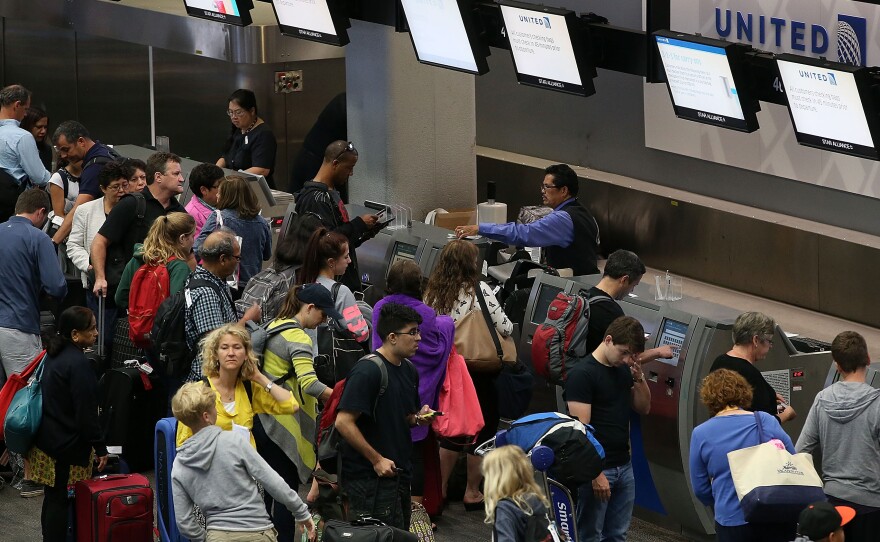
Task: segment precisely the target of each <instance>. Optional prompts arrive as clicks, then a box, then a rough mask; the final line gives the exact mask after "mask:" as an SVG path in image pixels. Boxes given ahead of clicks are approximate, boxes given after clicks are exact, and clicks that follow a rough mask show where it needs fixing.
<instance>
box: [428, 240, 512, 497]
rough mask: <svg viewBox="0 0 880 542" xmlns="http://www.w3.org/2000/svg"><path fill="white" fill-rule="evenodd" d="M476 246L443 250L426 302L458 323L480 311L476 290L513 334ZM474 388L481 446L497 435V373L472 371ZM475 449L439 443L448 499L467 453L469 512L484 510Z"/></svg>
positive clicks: (455, 244) (502, 330)
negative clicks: (482, 273)
mask: <svg viewBox="0 0 880 542" xmlns="http://www.w3.org/2000/svg"><path fill="white" fill-rule="evenodd" d="M478 255H479V253H478V251H477V247H476V245H474V244H473V243H471V242H469V241H464V240H456V241H452V242H450V243H449V244H447V245H446V246H445V247H443V251H442V252H440V256H439V258H438V259H437V265H435V266H434V271H433V272H432V273H431V278H430V279H428V286H427V287H426V288H425V303H427V304H428V305H430V306H431V307H433V308H434V310H436V311H437V314H448V315H450V316H452V319H453V320H454V321H456V322H458V321H459V320H461V319H463V318H464V317H465V316H467V314H468V313H470V312H471V311H472V310H480V303H479V301H478V300H477V293H476V292H477V288H479V289H480V292H481V293H482V294H483V298H484V299H485V300H486V307H487V309H488V310H489V315H490V317H491V319H492V323H493V324H494V325H495V330H494V331H496V332H498V334H500V335H501V336H503V337H506V336H508V335H510V334H511V333H512V332H513V322H511V321H510V319H509V318H508V317H507V315H506V314H504V310H503V309H502V308H501V304H500V303H499V302H498V299H496V298H495V294H494V293H492V289H491V288H490V287H489V285H488V284H486V283H485V282H483V281H481V280H480V278H479V277H480V268H479V265H478V261H477V259H478ZM470 375H471V379H473V381H474V388H476V391H477V399H478V400H479V402H480V409H481V410H482V411H483V421H484V422H485V424H486V425H485V427H483V430H482V431H480V434H479V435H477V443H478V444H482V443H483V442H485V441H487V440H489V439H490V438H492V437H494V436H495V432H496V431H497V430H498V422H499V421H500V419H501V415H500V414H499V412H498V392H497V390H496V389H495V378H496V377H497V374H494V373H477V372H471V373H470ZM475 449H476V446H467V447H464V449H463V447H462V446H459V445H456V444H454V443H450V442H441V443H440V469H441V474H442V478H443V495H444V497H445V496H446V484H447V482H448V481H449V476H450V474H452V469H453V467H455V462H456V460H457V459H458V455H459V453H460V452H461V451H466V452H467V453H468V458H467V471H468V473H467V489H466V490H465V493H464V498H463V499H462V501H463V502H464V508H465V510H467V511H468V512H476V511H478V510H483V509H484V506H483V494H482V493H481V492H480V478H481V477H482V475H481V473H480V464H481V459H482V458H481V457H480V456H478V455H475V454H474V450H475Z"/></svg>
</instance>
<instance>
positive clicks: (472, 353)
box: [455, 284, 516, 373]
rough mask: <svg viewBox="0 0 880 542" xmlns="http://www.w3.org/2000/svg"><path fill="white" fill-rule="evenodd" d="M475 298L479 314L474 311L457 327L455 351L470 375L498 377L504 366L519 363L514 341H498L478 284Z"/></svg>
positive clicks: (502, 339) (508, 338) (511, 338)
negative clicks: (478, 305) (465, 364)
mask: <svg viewBox="0 0 880 542" xmlns="http://www.w3.org/2000/svg"><path fill="white" fill-rule="evenodd" d="M474 296H475V297H476V298H477V301H478V302H479V303H480V310H476V309H474V310H471V311H470V312H469V313H467V314H466V315H465V317H464V318H462V319H461V320H459V321H458V322H456V323H455V347H456V349H457V350H458V352H459V353H460V354H461V355H462V356H463V357H464V359H465V362H467V367H468V369H470V370H471V371H474V372H478V373H497V372H499V371H500V370H501V367H502V365H503V364H510V365H513V364H515V363H516V344H515V343H514V341H513V337H503V338H501V339H499V337H498V330H497V329H495V324H494V323H493V322H492V317H491V316H490V315H489V308H488V307H487V306H486V300H485V299H484V298H483V292H482V290H481V288H480V285H479V284H477V287H476V289H475V290H474ZM481 314H482V317H480V315H481Z"/></svg>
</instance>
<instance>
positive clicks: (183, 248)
mask: <svg viewBox="0 0 880 542" xmlns="http://www.w3.org/2000/svg"><path fill="white" fill-rule="evenodd" d="M195 232H196V221H195V219H193V217H192V216H190V215H189V214H187V213H169V214H167V215H165V216H160V217H159V218H157V219H156V220H155V222H153V225H152V226H150V231H149V232H148V233H147V237H146V239H144V243H143V244H136V245H135V246H134V256H133V257H132V258H131V260H130V261H129V262H128V264H127V265H126V266H125V270H124V271H123V272H122V278H121V279H120V280H119V287H118V288H117V289H116V297H115V300H116V304H117V305H118V306H119V307H120V308H124V309H127V308H128V307H129V302H130V301H131V299H132V298H134V297H135V296H136V295H137V292H135V291H134V290H132V288H131V281H132V279H133V278H134V274H135V272H136V271H137V270H138V269H140V268H141V266H143V265H152V266H165V267H166V269H167V270H168V277H169V283H170V288H169V290H168V292H164V293H163V294H164V295H163V299H164V297H168V296H170V295H171V294H173V293H175V292H178V291H180V290H182V289H183V286H184V284H185V283H186V278H187V277H188V276H189V274H190V272H191V271H192V270H193V269H195V267H196V260H195V257H194V256H193V252H192V248H193V241H194V239H195Z"/></svg>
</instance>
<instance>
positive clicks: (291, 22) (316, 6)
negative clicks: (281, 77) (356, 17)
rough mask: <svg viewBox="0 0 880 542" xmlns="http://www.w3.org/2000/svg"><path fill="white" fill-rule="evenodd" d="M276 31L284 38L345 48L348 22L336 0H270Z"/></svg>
mask: <svg viewBox="0 0 880 542" xmlns="http://www.w3.org/2000/svg"><path fill="white" fill-rule="evenodd" d="M272 8H273V9H274V10H275V18H276V19H278V27H279V28H280V29H281V33H282V34H284V35H285V36H292V37H294V38H302V39H305V40H311V41H318V42H321V43H329V44H330V45H345V44H347V43H348V32H346V31H345V29H346V28H347V27H348V24H347V19H346V17H344V16H343V15H342V13H341V11H340V8H339V7H337V5H336V1H335V0H272Z"/></svg>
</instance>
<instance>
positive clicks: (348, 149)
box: [333, 141, 357, 162]
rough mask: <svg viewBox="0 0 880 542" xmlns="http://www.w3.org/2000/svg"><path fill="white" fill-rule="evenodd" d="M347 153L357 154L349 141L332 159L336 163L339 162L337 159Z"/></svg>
mask: <svg viewBox="0 0 880 542" xmlns="http://www.w3.org/2000/svg"><path fill="white" fill-rule="evenodd" d="M347 152H357V151H356V150H354V145H353V144H352V143H351V141H349V142H348V145H346V146H345V148H344V149H342V150H341V151H340V152H339V154H337V155H336V158H334V159H333V161H334V162H336V161H337V160H339V158H340V157H341V156H342V155H343V154H345V153H347Z"/></svg>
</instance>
